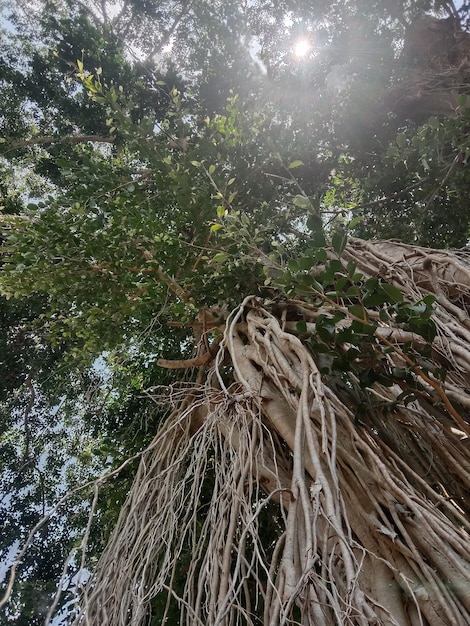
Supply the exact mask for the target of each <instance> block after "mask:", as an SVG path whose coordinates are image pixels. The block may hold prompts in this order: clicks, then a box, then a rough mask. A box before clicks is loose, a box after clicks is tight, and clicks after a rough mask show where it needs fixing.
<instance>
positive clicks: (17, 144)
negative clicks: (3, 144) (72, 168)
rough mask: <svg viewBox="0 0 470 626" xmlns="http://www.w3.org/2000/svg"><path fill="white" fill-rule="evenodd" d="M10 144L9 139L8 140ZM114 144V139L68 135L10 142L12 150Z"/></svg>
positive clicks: (98, 136)
mask: <svg viewBox="0 0 470 626" xmlns="http://www.w3.org/2000/svg"><path fill="white" fill-rule="evenodd" d="M6 141H7V142H8V138H6ZM88 141H89V142H93V143H114V137H104V136H102V135H68V136H67V137H32V138H31V139H24V140H20V141H15V140H13V141H10V142H9V145H10V147H11V148H24V147H26V146H49V145H50V144H52V143H73V144H77V143H86V142H88Z"/></svg>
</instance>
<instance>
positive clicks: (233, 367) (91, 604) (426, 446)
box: [76, 240, 470, 626]
mask: <svg viewBox="0 0 470 626" xmlns="http://www.w3.org/2000/svg"><path fill="white" fill-rule="evenodd" d="M331 257H332V258H333V257H335V255H334V254H333V253H331ZM468 259H469V255H468V253H466V252H464V251H460V252H444V251H433V250H426V249H423V248H417V247H413V246H406V245H403V244H399V243H397V242H393V241H386V242H363V241H360V240H351V241H350V242H349V244H348V245H347V247H346V249H345V250H344V251H343V253H342V255H341V263H342V268H343V269H344V273H345V275H346V268H347V267H348V265H347V264H348V263H351V262H353V263H354V267H355V268H356V270H355V272H356V273H357V272H360V273H361V274H362V275H363V277H362V278H361V281H362V283H361V284H362V285H363V284H364V281H365V280H366V279H367V277H377V278H379V279H380V281H383V283H384V284H386V285H391V286H392V287H394V288H397V289H399V290H400V292H401V293H402V294H403V297H404V301H403V302H409V303H411V304H410V306H413V304H412V303H415V302H418V301H420V300H421V299H422V298H425V297H426V296H429V295H430V294H433V295H435V296H436V297H437V300H436V303H435V305H434V311H433V315H432V321H433V322H434V324H435V327H436V329H437V333H436V335H435V337H434V338H433V339H432V340H430V339H429V338H426V336H425V335H426V333H424V335H421V334H420V333H419V332H417V331H416V330H414V329H413V327H412V326H410V325H408V326H407V325H406V323H404V322H403V320H402V319H401V318H400V314H401V313H400V311H401V310H402V309H400V306H401V305H398V306H397V307H396V308H395V309H393V310H394V311H396V312H397V313H396V314H395V313H394V314H393V315H392V314H390V310H389V315H388V316H385V315H383V314H381V313H380V306H375V307H373V306H371V307H366V306H365V305H362V306H363V316H364V317H363V319H362V320H358V313H357V310H358V309H357V306H356V307H355V308H353V309H351V308H350V304H351V303H350V302H349V303H348V302H347V301H346V299H345V298H343V297H339V296H335V297H334V296H332V295H328V294H327V293H322V292H321V291H315V288H314V287H312V298H310V299H309V298H308V297H304V298H299V297H293V298H290V299H287V298H285V299H278V300H277V301H276V302H275V303H274V304H272V305H268V304H267V303H265V302H261V301H260V300H258V299H256V298H254V297H248V298H246V299H245V300H244V302H243V303H241V305H240V307H238V308H237V309H236V310H234V311H233V312H232V313H231V314H230V315H229V316H228V318H227V320H226V323H225V325H224V326H223V327H221V329H220V330H222V332H223V339H222V341H221V342H220V344H219V345H218V349H217V351H216V356H215V359H214V362H213V365H212V367H210V368H209V367H208V366H207V365H204V366H203V367H204V369H203V370H201V372H203V373H204V378H201V379H200V381H201V382H200V384H198V385H195V386H194V388H192V389H191V390H190V391H188V392H187V393H186V395H185V399H184V401H183V403H182V405H181V407H180V408H179V409H178V410H177V411H175V412H174V413H173V414H172V415H171V416H170V418H169V419H168V421H167V423H166V424H165V425H164V427H163V428H162V430H161V431H160V432H159V433H158V435H157V436H156V438H155V440H154V442H153V444H152V445H151V446H150V448H149V449H148V450H147V451H146V453H145V454H144V456H143V458H142V462H141V464H140V468H139V471H138V475H137V476H136V479H135V482H134V486H133V489H132V491H131V493H130V495H129V498H128V501H127V503H126V505H125V507H124V509H123V511H122V514H121V516H120V519H119V522H118V525H117V528H116V530H115V532H114V534H113V536H112V538H111V540H110V542H109V545H108V547H107V549H106V550H105V552H104V554H103V555H102V558H101V560H100V562H99V564H98V566H97V568H96V569H95V572H94V574H93V576H92V578H91V580H90V581H89V583H88V586H87V587H86V589H85V590H84V593H83V597H82V602H81V609H80V615H79V616H78V617H77V620H76V623H77V624H78V623H80V624H92V625H93V626H98V625H99V626H106V625H108V624H109V625H112V626H119V625H123V626H124V624H132V625H133V626H137V625H138V624H143V623H145V622H146V620H147V619H148V615H149V611H150V607H151V605H152V601H153V599H154V598H155V597H157V596H158V595H159V594H162V593H168V595H169V598H170V599H171V600H172V601H175V602H177V603H178V605H179V607H180V610H181V621H180V623H181V624H194V625H196V624H197V625H199V624H201V625H202V624H204V625H208V626H228V625H232V624H247V625H255V624H264V625H265V626H274V625H276V626H277V625H278V624H299V623H300V624H303V625H311V626H313V625H314V626H322V625H324V626H333V625H339V624H344V625H346V624H348V625H350V624H358V625H364V626H366V625H369V624H380V625H394V626H397V625H398V626H415V625H416V626H417V625H418V624H421V625H432V626H434V625H435V626H437V625H442V624H449V626H450V625H452V626H454V625H462V626H465V625H467V624H469V623H470V542H469V535H468V532H469V527H470V523H469V522H470V519H469V514H470V502H469V499H468V493H469V492H470V443H469V442H470V439H469V433H470V422H469V419H468V411H469V407H470V393H469V384H470V378H469V376H470V367H469V358H470V357H469V355H470V351H469V348H470V322H469V318H468V306H469V301H470V295H469V294H470V291H469V287H470V264H469V262H468ZM349 267H350V266H349ZM321 271H322V267H315V268H314V269H313V270H312V274H313V275H315V276H317V277H318V276H319V275H320V274H321ZM337 274H338V275H341V271H339V272H337ZM319 301H321V302H320V303H319ZM357 302H358V300H357V299H356V300H355V304H356V305H357ZM363 302H364V300H362V303H363ZM419 306H420V305H417V308H416V310H417V311H418V312H419V311H420V310H421V309H420V308H419ZM338 311H339V312H341V315H340V316H339V317H338V318H337V320H336V322H335V323H334V324H333V326H334V328H333V330H332V331H331V342H330V344H329V345H328V344H327V342H325V341H323V342H322V341H318V328H319V324H320V319H321V318H320V316H323V319H324V318H325V316H326V317H328V316H330V317H331V319H333V316H334V314H335V313H336V312H338ZM407 311H408V312H409V311H414V309H407ZM366 320H367V321H368V322H367V323H368V324H369V325H367V324H366ZM359 322H360V323H362V324H364V328H365V330H364V333H362V334H361V332H359V333H358V331H357V324H358V323H359ZM354 323H356V325H354ZM348 328H354V329H355V330H354V332H355V333H356V335H351V337H352V338H353V340H354V341H356V337H359V340H358V341H359V343H357V344H356V345H355V344H354V343H353V342H352V341H340V338H341V337H342V336H343V335H341V334H339V333H340V332H343V331H345V330H347V329H348ZM371 328H372V331H371ZM417 328H418V329H419V326H418V327H417ZM357 333H358V334H357ZM344 336H346V335H344ZM315 342H316V343H315ZM320 344H322V346H323V347H322V350H318V346H319V345H320ZM315 346H316V347H315ZM355 347H358V349H357V350H355V352H354V355H355V358H354V359H352V360H351V361H350V362H349V366H348V367H345V368H344V369H343V370H341V367H337V366H335V363H336V361H338V360H340V359H343V360H344V359H346V358H347V357H348V355H350V354H351V352H349V351H350V350H354V349H355ZM327 348H328V349H329V351H326V350H327ZM345 362H347V360H346V361H345ZM443 370H445V373H446V375H445V376H444V373H443ZM363 374H367V377H365V378H364V376H363ZM209 475H210V476H212V478H211V482H210V493H208V494H207V476H209ZM201 501H204V502H203V505H201ZM275 507H276V508H275ZM198 508H199V509H200V510H199V511H198ZM267 510H269V511H274V513H273V520H274V523H273V527H274V529H275V536H272V537H271V536H266V530H265V529H264V527H263V524H262V523H261V520H262V518H263V516H264V515H265V513H266V511H267ZM271 531H272V528H271ZM188 555H189V556H190V558H189V560H188V563H189V564H188V565H187V575H186V581H185V582H184V583H181V584H177V583H176V582H175V579H176V578H177V577H176V576H175V571H176V570H177V569H178V567H179V565H178V560H179V559H180V558H184V559H188ZM180 567H181V565H180ZM161 619H162V623H163V622H164V619H165V618H164V617H162V618H161ZM158 623H160V622H158Z"/></svg>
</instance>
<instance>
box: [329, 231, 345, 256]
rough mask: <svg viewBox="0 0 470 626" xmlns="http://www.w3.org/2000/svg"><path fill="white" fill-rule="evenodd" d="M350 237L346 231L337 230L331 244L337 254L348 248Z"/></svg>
mask: <svg viewBox="0 0 470 626" xmlns="http://www.w3.org/2000/svg"><path fill="white" fill-rule="evenodd" d="M347 243H348V237H347V235H346V233H345V232H343V231H340V230H337V231H336V232H335V233H334V235H333V237H332V238H331V245H332V247H333V250H334V251H335V252H336V253H337V254H341V253H342V252H343V250H344V249H345V248H346V244H347Z"/></svg>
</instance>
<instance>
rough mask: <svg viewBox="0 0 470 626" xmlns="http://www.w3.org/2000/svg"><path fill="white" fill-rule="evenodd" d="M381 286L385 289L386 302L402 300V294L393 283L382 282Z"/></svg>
mask: <svg viewBox="0 0 470 626" xmlns="http://www.w3.org/2000/svg"><path fill="white" fill-rule="evenodd" d="M381 288H382V290H383V291H385V293H386V295H387V297H388V298H389V300H388V302H390V303H391V304H396V303H398V302H403V294H402V292H401V291H400V290H399V289H398V288H397V287H395V285H390V284H388V283H382V285H381Z"/></svg>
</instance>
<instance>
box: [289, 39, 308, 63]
mask: <svg viewBox="0 0 470 626" xmlns="http://www.w3.org/2000/svg"><path fill="white" fill-rule="evenodd" d="M311 49H312V44H311V43H310V41H308V39H299V40H298V41H296V42H295V44H294V47H293V51H294V55H295V56H296V57H297V58H298V59H301V58H303V57H305V56H307V54H308V53H309V52H310V50H311Z"/></svg>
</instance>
